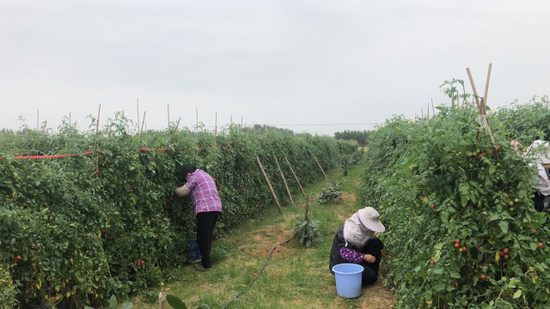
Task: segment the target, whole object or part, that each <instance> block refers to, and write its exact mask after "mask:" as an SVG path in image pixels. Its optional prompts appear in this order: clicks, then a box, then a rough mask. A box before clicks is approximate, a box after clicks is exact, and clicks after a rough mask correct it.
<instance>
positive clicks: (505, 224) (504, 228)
mask: <svg viewBox="0 0 550 309" xmlns="http://www.w3.org/2000/svg"><path fill="white" fill-rule="evenodd" d="M498 226H500V229H501V230H502V233H504V234H506V233H508V222H506V221H501V222H500V223H499V224H498Z"/></svg>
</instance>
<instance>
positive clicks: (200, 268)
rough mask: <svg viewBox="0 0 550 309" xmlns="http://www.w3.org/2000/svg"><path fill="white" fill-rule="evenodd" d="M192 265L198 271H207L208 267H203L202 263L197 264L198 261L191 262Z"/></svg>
mask: <svg viewBox="0 0 550 309" xmlns="http://www.w3.org/2000/svg"><path fill="white" fill-rule="evenodd" d="M193 267H195V269H196V270H198V271H208V268H204V267H203V266H202V264H199V263H197V264H193Z"/></svg>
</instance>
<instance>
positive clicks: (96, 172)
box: [95, 104, 101, 178]
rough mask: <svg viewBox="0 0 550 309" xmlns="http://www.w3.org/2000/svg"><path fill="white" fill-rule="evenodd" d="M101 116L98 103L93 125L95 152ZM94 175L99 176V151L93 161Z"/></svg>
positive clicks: (97, 146)
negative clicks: (95, 119) (95, 120)
mask: <svg viewBox="0 0 550 309" xmlns="http://www.w3.org/2000/svg"><path fill="white" fill-rule="evenodd" d="M100 116H101V104H99V109H98V111H97V122H96V126H95V151H96V152H97V150H98V148H99V140H98V139H97V134H98V133H99V118H100ZM95 177H96V178H98V177H99V153H96V162H95Z"/></svg>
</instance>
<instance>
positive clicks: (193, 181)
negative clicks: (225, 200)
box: [185, 169, 222, 217]
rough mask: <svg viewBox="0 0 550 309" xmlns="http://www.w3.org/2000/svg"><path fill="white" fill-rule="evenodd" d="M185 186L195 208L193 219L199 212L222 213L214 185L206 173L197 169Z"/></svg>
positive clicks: (220, 202)
mask: <svg viewBox="0 0 550 309" xmlns="http://www.w3.org/2000/svg"><path fill="white" fill-rule="evenodd" d="M185 185H186V186H187V188H189V190H190V191H191V193H190V194H189V197H190V198H191V202H193V206H195V217H196V216H197V214H198V213H199V212H211V211H222V201H221V199H220V196H219V195H218V189H217V188H216V183H215V182H214V179H212V177H211V176H210V175H208V173H206V172H205V171H202V170H199V169H197V170H196V171H195V172H194V173H193V174H191V176H189V179H188V180H187V183H185Z"/></svg>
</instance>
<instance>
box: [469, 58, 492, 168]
mask: <svg viewBox="0 0 550 309" xmlns="http://www.w3.org/2000/svg"><path fill="white" fill-rule="evenodd" d="M491 68H492V64H489V72H488V73H487V78H488V79H489V78H490V76H491ZM466 71H467V72H468V77H469V78H470V83H471V84H472V89H473V90H474V96H475V98H476V102H477V106H478V109H479V115H480V116H481V118H482V121H483V122H484V125H485V127H486V128H487V132H488V133H489V138H490V139H491V143H492V144H493V147H494V146H495V145H496V143H495V139H494V138H493V133H492V132H491V127H490V126H489V122H488V121H487V118H486V117H487V111H486V104H485V98H481V102H480V101H479V98H478V95H477V90H476V88H475V87H476V86H475V84H474V79H473V78H472V73H471V72H470V68H467V69H466ZM488 91H489V84H488V83H487V84H486V88H485V92H486V93H487V92H488ZM478 133H479V131H478ZM496 157H497V160H499V161H500V158H499V156H498V153H497V154H496Z"/></svg>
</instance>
